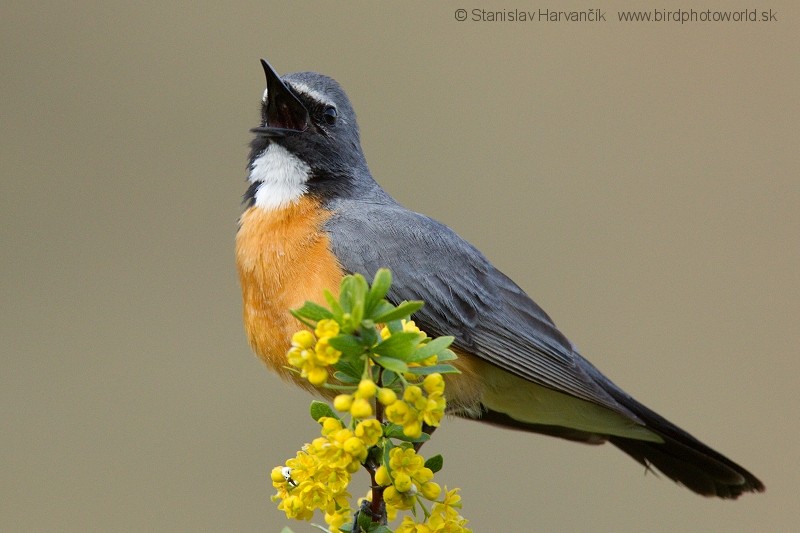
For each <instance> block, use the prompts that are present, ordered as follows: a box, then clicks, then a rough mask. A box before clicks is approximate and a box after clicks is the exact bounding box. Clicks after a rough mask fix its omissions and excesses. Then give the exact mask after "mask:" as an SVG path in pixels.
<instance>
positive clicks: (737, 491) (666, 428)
mask: <svg viewBox="0 0 800 533" xmlns="http://www.w3.org/2000/svg"><path fill="white" fill-rule="evenodd" d="M608 392H609V393H610V394H611V395H612V396H614V399H615V400H617V401H618V402H620V403H621V404H622V405H624V406H625V407H626V408H627V409H629V410H630V411H631V412H633V413H634V414H635V415H636V416H638V417H639V418H640V419H641V421H642V422H644V424H645V425H646V426H647V428H648V429H650V430H652V431H653V432H655V433H657V434H658V435H659V436H660V437H661V438H662V439H664V442H663V443H659V442H648V441H642V440H634V439H628V438H624V437H615V436H611V437H609V439H608V440H609V442H611V443H612V444H614V446H616V447H617V448H619V449H620V450H622V451H623V452H625V453H627V454H628V455H630V456H631V457H633V458H634V459H636V460H637V461H638V462H639V463H641V464H643V465H644V466H645V467H647V468H651V467H655V468H656V469H658V470H659V471H661V472H662V473H663V474H664V475H666V476H667V477H669V478H670V479H672V480H673V481H675V482H676V483H679V484H681V485H684V486H685V487H686V488H688V489H690V490H692V491H694V492H696V493H698V494H702V495H703V496H717V497H720V498H727V499H735V498H737V497H739V496H740V495H741V494H742V493H745V492H763V491H764V484H763V483H761V481H759V480H758V478H756V477H755V476H754V475H753V474H751V473H750V472H748V471H747V470H746V469H745V468H743V467H741V466H739V465H738V464H736V463H734V462H733V461H731V460H730V459H728V458H727V457H725V456H724V455H722V454H721V453H719V452H717V451H715V450H713V449H711V448H709V447H708V446H706V445H705V444H703V443H702V442H700V441H699V440H697V439H696V438H694V437H693V436H691V435H690V434H689V433H687V432H686V431H684V430H682V429H681V428H679V427H678V426H676V425H675V424H673V423H671V422H670V421H669V420H667V419H665V418H664V417H662V416H661V415H659V414H658V413H655V412H654V411H652V410H651V409H648V408H647V407H645V406H644V405H642V404H640V403H639V402H637V401H636V400H634V399H633V398H631V397H630V396H629V395H628V394H626V393H625V392H623V391H622V390H620V389H618V388H617V387H613V389H612V390H609V391H608Z"/></svg>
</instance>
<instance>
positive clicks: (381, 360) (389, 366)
mask: <svg viewBox="0 0 800 533" xmlns="http://www.w3.org/2000/svg"><path fill="white" fill-rule="evenodd" d="M373 361H375V362H376V363H378V364H379V365H381V366H382V367H383V368H385V369H386V370H391V371H392V372H397V373H398V374H402V373H403V372H408V365H407V364H406V363H405V361H401V360H400V359H395V358H394V357H376V358H375V359H373Z"/></svg>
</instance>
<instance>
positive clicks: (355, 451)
mask: <svg viewBox="0 0 800 533" xmlns="http://www.w3.org/2000/svg"><path fill="white" fill-rule="evenodd" d="M343 449H344V451H345V452H347V453H349V454H350V455H352V456H353V457H356V458H358V459H359V460H360V461H363V460H364V459H366V458H367V447H366V446H364V441H362V440H361V439H359V438H358V437H350V438H349V439H347V440H346V441H344V445H343Z"/></svg>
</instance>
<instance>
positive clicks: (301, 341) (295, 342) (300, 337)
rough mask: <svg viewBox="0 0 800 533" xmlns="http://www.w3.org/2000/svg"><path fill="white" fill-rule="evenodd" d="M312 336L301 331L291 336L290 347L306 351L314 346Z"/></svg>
mask: <svg viewBox="0 0 800 533" xmlns="http://www.w3.org/2000/svg"><path fill="white" fill-rule="evenodd" d="M314 342H315V339H314V334H313V333H311V332H310V331H308V330H307V329H303V330H300V331H298V332H297V333H295V334H294V335H292V346H295V347H297V348H303V349H308V348H311V347H312V346H314Z"/></svg>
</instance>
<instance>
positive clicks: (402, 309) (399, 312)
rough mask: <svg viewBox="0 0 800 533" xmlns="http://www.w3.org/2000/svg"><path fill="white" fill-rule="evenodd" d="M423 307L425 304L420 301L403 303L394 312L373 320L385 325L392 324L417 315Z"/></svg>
mask: <svg viewBox="0 0 800 533" xmlns="http://www.w3.org/2000/svg"><path fill="white" fill-rule="evenodd" d="M423 305H425V302H420V301H418V300H415V301H411V302H403V303H401V304H400V305H398V306H397V307H395V308H394V310H392V311H389V312H387V313H384V314H382V315H380V316H376V317H375V318H373V320H374V321H375V322H383V323H384V324H385V323H386V322H391V321H392V320H399V319H401V318H408V317H409V316H411V315H412V314H413V313H416V312H417V311H419V310H420V309H422V306H423Z"/></svg>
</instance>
